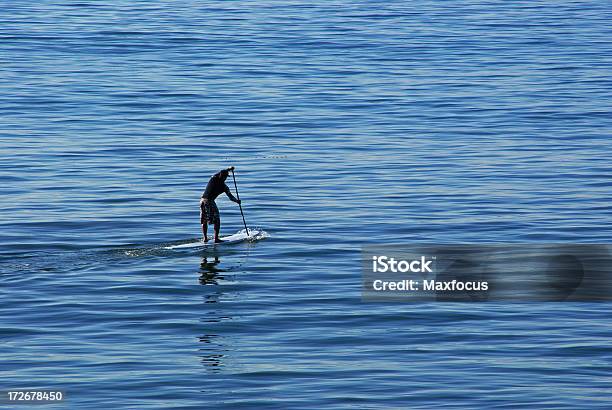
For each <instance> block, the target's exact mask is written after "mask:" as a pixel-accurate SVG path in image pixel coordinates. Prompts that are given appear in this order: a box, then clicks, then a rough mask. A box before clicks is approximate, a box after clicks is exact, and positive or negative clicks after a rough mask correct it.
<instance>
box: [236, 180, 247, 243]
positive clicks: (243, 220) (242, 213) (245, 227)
mask: <svg viewBox="0 0 612 410" xmlns="http://www.w3.org/2000/svg"><path fill="white" fill-rule="evenodd" d="M232 178H233V179H234V188H236V199H237V200H239V201H240V195H238V184H236V175H234V170H233V169H232ZM238 206H239V207H240V215H242V222H243V223H244V229H245V230H246V234H247V236H249V228H247V224H246V220H245V219H244V212H242V204H241V203H240V202H238Z"/></svg>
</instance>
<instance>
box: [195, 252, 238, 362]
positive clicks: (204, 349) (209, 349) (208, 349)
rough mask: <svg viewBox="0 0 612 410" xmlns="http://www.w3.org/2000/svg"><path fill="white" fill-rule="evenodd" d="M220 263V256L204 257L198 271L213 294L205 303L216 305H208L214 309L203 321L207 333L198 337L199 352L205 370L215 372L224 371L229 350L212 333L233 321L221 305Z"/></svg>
mask: <svg viewBox="0 0 612 410" xmlns="http://www.w3.org/2000/svg"><path fill="white" fill-rule="evenodd" d="M220 262H221V261H220V260H219V256H218V255H214V256H210V255H209V256H206V257H203V258H202V260H201V262H200V269H199V270H198V275H199V278H198V281H199V282H200V284H202V285H211V292H207V293H206V294H205V295H204V303H214V305H208V306H209V307H210V308H212V309H206V312H205V315H204V316H203V317H202V319H201V321H202V322H203V324H204V326H203V327H204V330H205V332H206V333H205V334H203V335H201V336H199V337H198V341H199V342H200V345H199V349H198V350H199V356H200V361H201V362H202V364H203V365H204V368H205V369H206V370H207V371H213V372H218V371H221V370H222V369H223V360H224V358H225V356H226V352H227V350H228V349H227V346H225V345H224V344H223V343H222V340H223V339H222V337H220V336H219V335H217V334H214V333H213V332H211V331H214V329H215V328H216V326H217V324H219V323H221V322H223V321H225V320H228V319H231V318H229V317H227V316H226V315H224V314H223V312H222V310H221V309H220V308H221V307H222V306H223V305H222V304H221V303H219V299H220V298H221V296H223V292H222V291H221V289H222V286H217V285H219V282H220V281H223V280H224V279H225V277H224V276H223V272H225V270H224V269H220V268H219V266H218V265H219V264H220Z"/></svg>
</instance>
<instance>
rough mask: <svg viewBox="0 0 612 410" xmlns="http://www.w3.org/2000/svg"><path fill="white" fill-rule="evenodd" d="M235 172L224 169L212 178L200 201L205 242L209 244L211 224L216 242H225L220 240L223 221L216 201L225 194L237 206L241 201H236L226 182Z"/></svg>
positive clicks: (230, 168) (232, 168)
mask: <svg viewBox="0 0 612 410" xmlns="http://www.w3.org/2000/svg"><path fill="white" fill-rule="evenodd" d="M233 170H234V167H229V168H227V169H222V170H221V171H219V172H217V173H216V174H215V175H213V176H212V177H210V181H208V185H206V189H205V190H204V193H203V194H202V198H201V199H200V223H201V224H202V233H203V234H204V242H208V236H207V233H208V225H209V224H210V225H214V227H215V242H223V241H222V240H221V239H219V230H220V229H221V219H220V217H219V208H217V204H215V199H217V197H218V196H219V195H221V194H222V193H223V192H225V193H226V194H227V196H228V197H229V199H231V200H232V201H234V202H236V203H237V204H239V203H240V200H239V199H236V197H234V195H232V193H231V192H230V189H229V187H228V186H227V185H226V184H225V180H226V179H227V176H228V175H229V172H230V171H233Z"/></svg>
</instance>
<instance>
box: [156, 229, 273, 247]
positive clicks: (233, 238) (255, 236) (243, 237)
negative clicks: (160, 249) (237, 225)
mask: <svg viewBox="0 0 612 410" xmlns="http://www.w3.org/2000/svg"><path fill="white" fill-rule="evenodd" d="M266 236H267V234H266V233H265V232H264V231H262V230H259V229H249V234H248V235H247V233H246V231H245V230H244V229H243V230H242V231H239V232H236V233H235V234H233V235H230V236H222V237H221V240H222V241H223V242H220V243H215V241H214V240H213V239H212V238H209V240H208V242H204V241H202V240H199V241H197V242H190V243H183V244H180V245H171V246H165V247H164V249H189V248H206V247H212V246H219V245H226V244H230V243H237V242H242V241H247V240H254V241H256V240H259V239H263V238H265V237H266Z"/></svg>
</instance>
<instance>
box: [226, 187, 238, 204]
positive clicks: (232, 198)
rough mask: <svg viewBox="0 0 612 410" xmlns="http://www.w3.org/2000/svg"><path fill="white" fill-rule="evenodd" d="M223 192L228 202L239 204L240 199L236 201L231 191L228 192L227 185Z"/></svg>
mask: <svg viewBox="0 0 612 410" xmlns="http://www.w3.org/2000/svg"><path fill="white" fill-rule="evenodd" d="M223 192H225V194H226V195H227V197H228V198H229V199H230V200H232V201H234V202H236V203H237V204H239V203H240V202H241V201H240V199H237V198H236V197H235V196H234V195H232V191H230V189H229V187H228V186H227V185H225V189H224V190H223Z"/></svg>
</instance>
